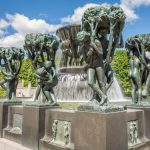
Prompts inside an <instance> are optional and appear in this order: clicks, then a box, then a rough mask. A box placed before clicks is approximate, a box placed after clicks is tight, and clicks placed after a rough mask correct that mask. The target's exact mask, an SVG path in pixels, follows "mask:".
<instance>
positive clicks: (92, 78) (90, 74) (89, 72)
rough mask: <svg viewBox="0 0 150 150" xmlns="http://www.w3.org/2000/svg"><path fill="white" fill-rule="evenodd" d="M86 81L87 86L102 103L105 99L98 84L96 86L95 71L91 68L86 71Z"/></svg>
mask: <svg viewBox="0 0 150 150" xmlns="http://www.w3.org/2000/svg"><path fill="white" fill-rule="evenodd" d="M87 80H88V85H89V86H90V87H91V88H92V89H93V91H94V92H96V93H97V94H98V96H99V97H100V98H101V101H104V100H105V99H106V98H107V97H105V94H104V93H103V92H102V91H101V89H100V88H99V86H98V84H96V70H95V69H93V68H89V69H88V70H87Z"/></svg>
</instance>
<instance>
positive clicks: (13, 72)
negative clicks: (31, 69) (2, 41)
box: [0, 47, 24, 100]
mask: <svg viewBox="0 0 150 150" xmlns="http://www.w3.org/2000/svg"><path fill="white" fill-rule="evenodd" d="M23 58H24V52H23V50H21V49H18V48H15V47H10V48H3V47H1V48H0V72H1V73H2V75H3V76H4V79H3V80H2V81H0V86H1V87H2V88H4V89H5V90H6V91H7V96H8V100H16V89H17V85H18V74H19V72H20V69H21V66H22V60H23Z"/></svg>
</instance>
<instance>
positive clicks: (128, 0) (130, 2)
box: [120, 0, 150, 22]
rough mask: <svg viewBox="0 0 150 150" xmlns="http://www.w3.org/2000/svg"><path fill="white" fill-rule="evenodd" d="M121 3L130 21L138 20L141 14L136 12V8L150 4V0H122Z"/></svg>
mask: <svg viewBox="0 0 150 150" xmlns="http://www.w3.org/2000/svg"><path fill="white" fill-rule="evenodd" d="M120 3H121V4H120V6H121V7H122V9H123V10H124V11H125V13H126V15H127V21H128V22H132V21H136V20H137V19H139V16H138V15H137V14H136V8H138V7H140V6H142V5H144V6H150V0H121V2H120Z"/></svg>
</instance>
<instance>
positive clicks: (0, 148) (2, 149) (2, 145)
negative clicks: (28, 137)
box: [0, 138, 31, 150]
mask: <svg viewBox="0 0 150 150" xmlns="http://www.w3.org/2000/svg"><path fill="white" fill-rule="evenodd" d="M0 150H31V149H29V148H26V147H24V146H22V145H20V144H18V143H15V142H12V141H9V140H7V139H4V138H0Z"/></svg>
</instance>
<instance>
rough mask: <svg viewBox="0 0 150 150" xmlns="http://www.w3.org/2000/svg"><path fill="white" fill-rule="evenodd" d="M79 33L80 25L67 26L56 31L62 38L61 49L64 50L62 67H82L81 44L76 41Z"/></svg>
mask: <svg viewBox="0 0 150 150" xmlns="http://www.w3.org/2000/svg"><path fill="white" fill-rule="evenodd" d="M79 31H80V25H70V26H65V27H61V28H60V29H58V30H57V31H56V34H57V36H58V37H59V38H60V45H61V47H60V48H61V50H62V57H61V62H60V67H67V66H79V65H80V55H79V51H78V47H79V43H78V42H77V39H76V34H77V33H78V32H79Z"/></svg>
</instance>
